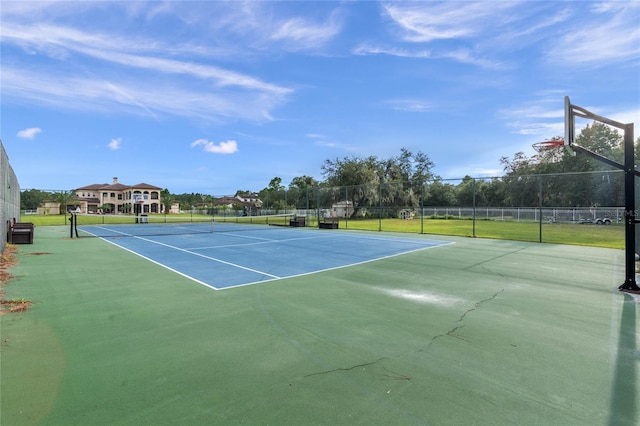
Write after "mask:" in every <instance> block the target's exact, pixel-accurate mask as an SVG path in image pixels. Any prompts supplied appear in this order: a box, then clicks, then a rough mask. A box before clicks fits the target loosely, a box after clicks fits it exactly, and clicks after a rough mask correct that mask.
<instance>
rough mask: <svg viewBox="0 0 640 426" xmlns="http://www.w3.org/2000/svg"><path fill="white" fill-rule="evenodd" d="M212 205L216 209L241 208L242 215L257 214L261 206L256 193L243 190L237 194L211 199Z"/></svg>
mask: <svg viewBox="0 0 640 426" xmlns="http://www.w3.org/2000/svg"><path fill="white" fill-rule="evenodd" d="M213 205H214V206H215V207H216V208H218V209H229V210H231V209H234V208H236V209H238V208H241V209H242V212H243V214H244V215H250V216H254V215H256V214H258V211H259V210H260V208H261V207H262V201H260V197H259V196H258V194H256V193H252V192H245V193H238V194H237V195H235V196H233V197H231V196H224V197H220V198H216V199H215V200H214V201H213Z"/></svg>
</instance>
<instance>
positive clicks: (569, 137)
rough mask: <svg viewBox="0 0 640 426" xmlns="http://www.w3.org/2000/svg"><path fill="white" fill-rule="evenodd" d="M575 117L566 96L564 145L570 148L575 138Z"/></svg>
mask: <svg viewBox="0 0 640 426" xmlns="http://www.w3.org/2000/svg"><path fill="white" fill-rule="evenodd" d="M575 122H576V120H575V117H574V115H573V109H572V107H571V101H570V100H569V97H568V96H565V97H564V145H565V146H571V145H573V143H574V141H575V140H574V138H575Z"/></svg>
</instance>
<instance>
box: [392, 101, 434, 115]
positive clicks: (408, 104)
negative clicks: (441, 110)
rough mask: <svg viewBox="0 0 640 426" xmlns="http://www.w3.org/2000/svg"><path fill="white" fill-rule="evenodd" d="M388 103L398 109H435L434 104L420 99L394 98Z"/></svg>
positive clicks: (420, 110)
mask: <svg viewBox="0 0 640 426" xmlns="http://www.w3.org/2000/svg"><path fill="white" fill-rule="evenodd" d="M388 104H389V105H390V106H391V108H393V109H395V110H397V111H406V112H429V111H431V110H433V105H431V104H430V103H429V102H428V101H424V100H420V99H394V100H391V101H389V102H388Z"/></svg>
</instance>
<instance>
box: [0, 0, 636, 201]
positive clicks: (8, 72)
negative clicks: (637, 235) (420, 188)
mask: <svg viewBox="0 0 640 426" xmlns="http://www.w3.org/2000/svg"><path fill="white" fill-rule="evenodd" d="M0 18H1V25H2V26H1V29H0V36H1V43H2V44H1V49H2V50H1V60H2V63H1V65H2V68H1V83H2V86H1V88H0V90H1V93H0V96H1V117H0V137H1V138H2V141H3V143H4V146H5V149H6V151H7V153H8V155H9V159H10V162H11V164H12V166H13V168H14V170H15V172H16V174H17V176H18V180H19V181H20V185H21V187H22V188H23V189H27V188H38V189H51V190H56V189H73V188H76V187H79V186H84V185H88V184H93V183H109V182H111V178H112V177H114V176H117V177H118V178H119V181H120V182H121V183H124V184H135V183H139V182H146V183H149V184H153V185H157V186H160V187H162V188H168V189H169V190H170V191H171V192H172V193H183V192H187V193H191V192H200V193H206V194H211V195H215V196H220V195H228V194H233V193H235V191H236V190H238V189H247V190H254V191H258V190H261V189H262V188H264V187H266V186H268V184H269V181H270V180H271V179H272V178H273V177H276V176H277V177H280V178H282V182H283V184H284V185H285V186H286V185H288V184H289V182H290V181H291V179H292V178H294V177H296V176H302V175H308V176H313V177H315V178H316V179H318V180H321V179H322V174H321V171H322V170H321V167H322V164H323V163H324V161H325V160H326V159H336V158H343V157H352V156H362V157H365V156H369V155H374V156H377V157H379V158H389V157H391V156H396V155H398V154H399V153H400V149H401V148H402V147H406V148H408V149H409V150H411V151H413V152H417V151H422V152H423V153H425V154H427V155H428V156H429V157H430V158H431V160H432V161H433V162H434V163H435V168H434V172H435V173H436V174H437V175H440V176H442V177H443V178H460V177H463V176H465V175H471V176H474V177H476V176H477V177H480V176H495V175H500V174H501V173H502V169H501V165H500V161H499V160H500V158H501V157H503V156H507V157H512V156H513V154H515V153H516V152H518V151H523V152H525V153H527V154H533V150H532V148H531V144H532V143H534V142H538V141H542V140H547V139H550V138H552V137H554V136H561V135H562V134H563V98H564V96H565V95H568V96H570V97H571V100H572V102H573V103H574V104H576V105H579V106H582V107H584V108H587V109H589V110H591V111H593V112H595V113H597V114H599V115H604V116H606V117H609V118H612V119H615V120H618V121H622V122H625V123H628V122H634V123H635V126H636V127H635V128H636V138H637V137H638V135H640V2H628V1H614V2H587V1H583V2H537V1H507V2H495V1H491V2H489V1H484V2H467V1H448V2H431V1H423V2H417V3H409V2H368V1H367V2H364V1H363V2H330V1H323V2H308V1H304V2H302V1H300V2H296V1H288V2H266V1H260V2H239V1H238V2H214V1H200V2H189V1H180V2H160V1H149V2H143V1H116V2H93V1H84V2H70V1H62V2H45V1H42V2H34V1H24V0H23V1H16V2H13V1H5V0H3V1H2V2H1V3H0ZM578 125H579V126H580V125H582V124H581V123H578Z"/></svg>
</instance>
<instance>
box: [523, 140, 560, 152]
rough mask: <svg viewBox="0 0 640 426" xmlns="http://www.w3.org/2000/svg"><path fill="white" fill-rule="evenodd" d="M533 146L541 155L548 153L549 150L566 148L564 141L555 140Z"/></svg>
mask: <svg viewBox="0 0 640 426" xmlns="http://www.w3.org/2000/svg"><path fill="white" fill-rule="evenodd" d="M531 146H532V147H533V149H535V150H536V152H538V153H541V152H543V151H547V150H549V149H553V148H560V147H563V146H564V140H562V139H558V140H553V141H542V142H536V143H534V144H533V145H531Z"/></svg>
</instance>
